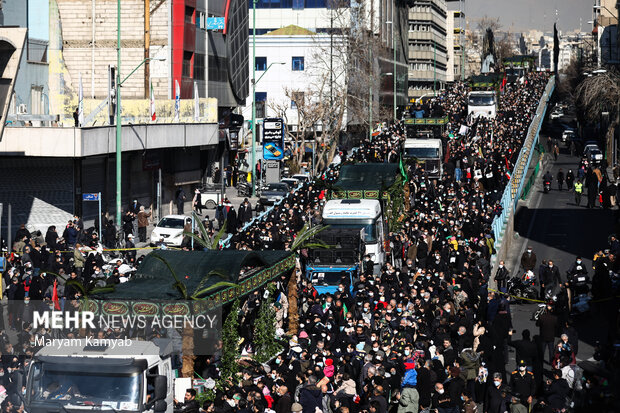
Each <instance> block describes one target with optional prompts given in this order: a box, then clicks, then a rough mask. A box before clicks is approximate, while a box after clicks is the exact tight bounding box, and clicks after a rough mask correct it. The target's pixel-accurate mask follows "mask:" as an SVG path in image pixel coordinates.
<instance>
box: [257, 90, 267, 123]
mask: <svg viewBox="0 0 620 413" xmlns="http://www.w3.org/2000/svg"><path fill="white" fill-rule="evenodd" d="M266 104H267V92H256V117H257V118H264V117H265V116H266V114H265V108H266Z"/></svg>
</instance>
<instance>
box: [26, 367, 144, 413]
mask: <svg viewBox="0 0 620 413" xmlns="http://www.w3.org/2000/svg"><path fill="white" fill-rule="evenodd" d="M140 377H141V376H140V375H139V374H138V373H127V374H123V373H99V372H88V371H79V372H78V371H64V370H63V371H55V370H53V366H52V368H49V367H46V366H45V365H43V368H41V366H40V365H37V366H36V367H35V370H34V374H33V380H32V388H31V389H30V392H31V393H30V394H31V397H32V400H33V401H38V402H46V401H56V402H60V403H63V404H65V403H66V404H72V405H73V404H79V405H84V406H99V407H105V406H108V407H113V408H114V409H117V410H138V407H139V401H140V381H141V380H140Z"/></svg>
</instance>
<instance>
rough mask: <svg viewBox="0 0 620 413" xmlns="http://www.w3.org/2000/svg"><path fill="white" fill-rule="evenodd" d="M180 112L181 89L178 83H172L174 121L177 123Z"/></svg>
mask: <svg viewBox="0 0 620 413" xmlns="http://www.w3.org/2000/svg"><path fill="white" fill-rule="evenodd" d="M180 111H181V89H180V88H179V81H178V80H175V81H174V121H175V122H178V121H179V115H180V113H179V112H180Z"/></svg>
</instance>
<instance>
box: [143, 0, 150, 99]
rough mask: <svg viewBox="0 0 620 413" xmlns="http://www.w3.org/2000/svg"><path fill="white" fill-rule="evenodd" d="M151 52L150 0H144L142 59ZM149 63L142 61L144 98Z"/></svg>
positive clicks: (148, 82)
mask: <svg viewBox="0 0 620 413" xmlns="http://www.w3.org/2000/svg"><path fill="white" fill-rule="evenodd" d="M150 54H151V0H144V59H145V60H146V59H148V58H149V55H150ZM150 81H151V65H150V63H149V61H148V60H146V62H145V63H144V98H145V99H148V98H149V97H150V96H149V95H150V93H149V92H150V90H149V89H150Z"/></svg>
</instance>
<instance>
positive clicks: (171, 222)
mask: <svg viewBox="0 0 620 413" xmlns="http://www.w3.org/2000/svg"><path fill="white" fill-rule="evenodd" d="M184 225H185V220H184V219H182V218H170V217H164V218H162V220H161V221H159V224H157V227H158V228H174V229H183V226H184Z"/></svg>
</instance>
